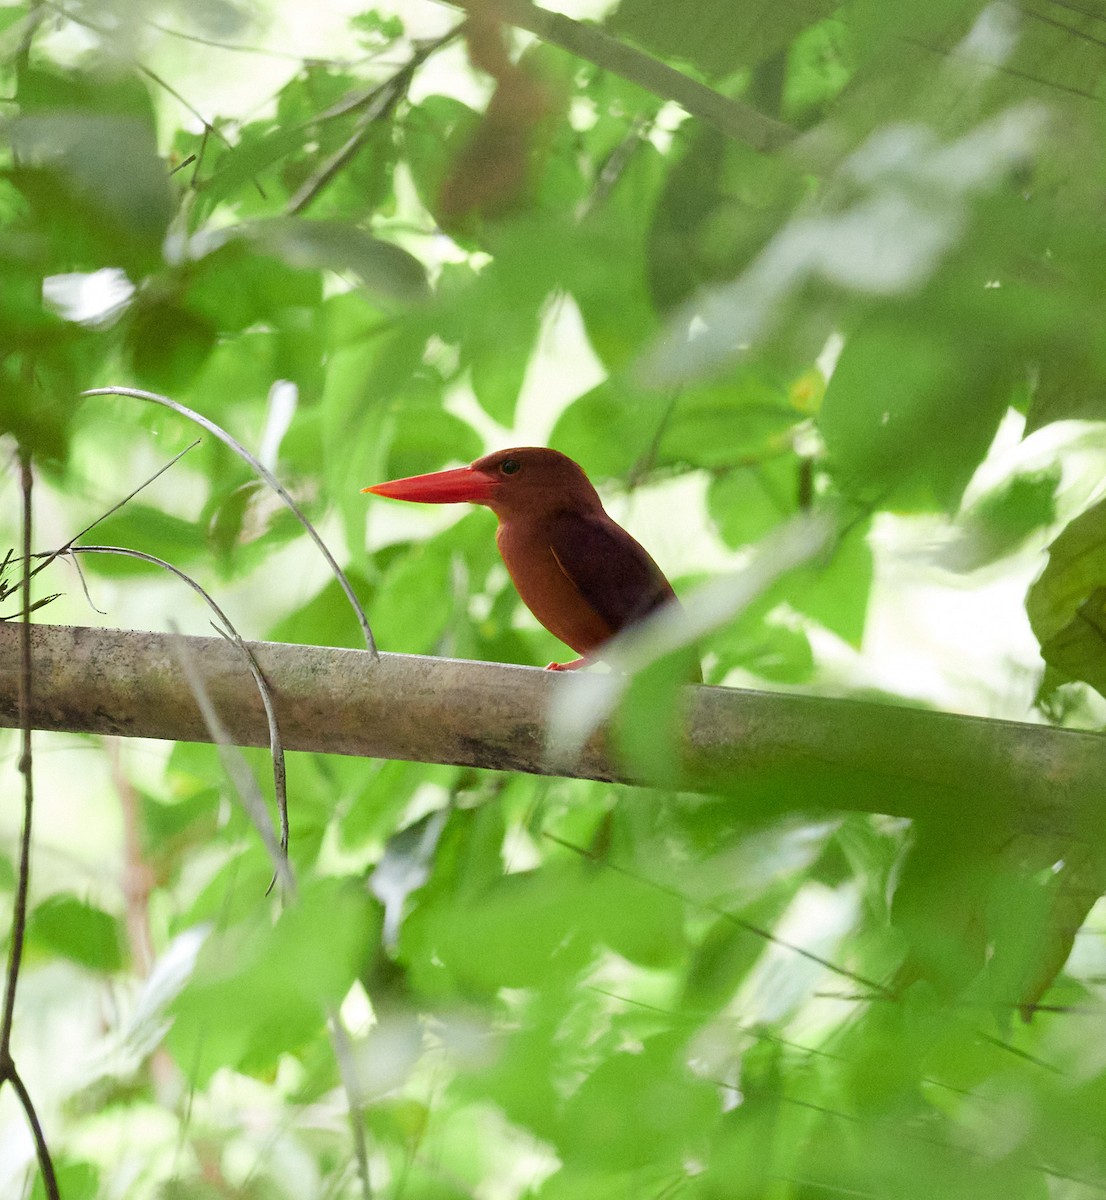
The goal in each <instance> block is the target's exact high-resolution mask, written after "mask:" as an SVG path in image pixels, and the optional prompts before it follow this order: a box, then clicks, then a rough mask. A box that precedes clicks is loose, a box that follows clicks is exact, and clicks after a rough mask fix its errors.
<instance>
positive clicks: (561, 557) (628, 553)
mask: <svg viewBox="0 0 1106 1200" xmlns="http://www.w3.org/2000/svg"><path fill="white" fill-rule="evenodd" d="M548 534H549V546H550V549H551V550H552V551H553V556H554V558H555V559H556V560H557V565H558V566H559V567H560V568H561V570H562V571H563V572H564V574H565V575H566V576H567V577H568V579H569V580H570V581H571V583H572V584H573V585H574V586H575V588H576V590H577V591H578V592H579V593H580V595H581V596H583V598H584V599H585V600H586V601H587V603H588V604H589V605H591V607H592V608H593V609H594V610H595V611H596V612H597V613H598V614H599V616H600V617H601V618H602V619H603V620H604V621H605V622H606V623H607V624H608V625H609V626H610V628H611V631H612V632H613V633H617V632H618V631H619V630H621V629H623V628H625V627H626V626H627V625H629V624H631V623H632V622H634V621H639V620H641V618H642V617H644V616H645V615H646V614H647V613H650V612H652V610H653V609H654V608H656V607H657V606H658V605H661V604H663V603H664V602H665V601H666V600H670V599H671V598H672V595H673V593H672V587H671V585H670V584H669V582H668V580H667V579H665V577H664V574H663V573H662V571H661V569H660V567H658V566H657V564H656V563H655V562H654V561H653V560H652V559H651V558H650V557H649V555H648V553H647V552H646V551H645V549H644V548H643V547H642V546H641V545H639V544H638V542H636V541H635V540H634V539H633V538H632V537H631V536H630V535H629V534H628V533H627V532H626V530H625V529H623V528H622V527H621V526H620V525H616V524H615V523H614V521H612V520H611V519H610V518H609V517H608V516H606V515H605V514H601V513H578V512H571V511H566V512H562V513H558V514H557V515H556V516H555V517H554V518H553V520H552V521H551V522H550V523H549V527H548Z"/></svg>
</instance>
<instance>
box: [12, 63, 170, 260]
mask: <svg viewBox="0 0 1106 1200" xmlns="http://www.w3.org/2000/svg"><path fill="white" fill-rule="evenodd" d="M18 99H19V102H20V105H21V113H20V115H19V116H17V117H16V118H15V120H14V121H13V122H12V123H11V126H10V129H9V133H10V138H11V142H12V148H13V151H14V152H15V155H16V156H17V159H18V163H19V166H18V167H16V168H14V169H13V170H12V171H11V172H10V178H12V180H13V181H14V182H15V184H16V186H17V187H19V189H20V190H21V191H22V192H23V194H24V195H25V196H26V197H27V199H28V201H29V202H30V203H31V205H32V208H33V209H34V211H35V215H36V216H37V218H38V220H39V222H40V226H41V228H42V229H43V230H44V231H45V232H47V233H48V235H49V236H50V237H51V239H52V241H53V244H54V249H55V253H56V254H57V255H58V256H59V258H61V259H62V260H63V261H65V260H68V261H69V262H70V263H73V264H86V265H90V266H101V265H110V266H116V265H120V266H122V267H124V269H126V270H128V271H137V272H142V271H144V270H147V269H149V268H150V267H152V266H153V265H155V264H156V263H157V262H158V261H159V260H160V257H161V243H162V240H163V239H164V237H165V234H166V232H167V230H168V228H169V220H170V218H171V216H172V213H173V209H174V207H175V204H174V200H173V195H172V192H171V189H170V183H169V175H168V171H167V170H166V167H165V164H164V163H163V162H162V161H161V159H160V158H159V156H158V153H157V142H156V136H155V124H154V117H153V112H152V108H151V105H150V99H149V95H148V93H147V92H146V89H145V87H144V86H143V85H142V83H141V82H140V81H139V80H138V78H137V77H136V76H131V75H127V74H115V75H114V76H109V75H107V74H106V73H105V74H103V75H98V74H94V73H91V72H90V73H83V74H82V73H80V72H76V71H74V72H62V71H57V70H53V69H40V68H35V69H32V70H28V71H24V72H22V73H21V75H20V84H19V91H18Z"/></svg>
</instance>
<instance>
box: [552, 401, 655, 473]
mask: <svg viewBox="0 0 1106 1200" xmlns="http://www.w3.org/2000/svg"><path fill="white" fill-rule="evenodd" d="M663 418H664V406H663V401H662V399H661V398H660V397H658V396H657V394H656V393H649V392H640V393H638V392H634V391H632V390H631V389H630V388H628V387H627V386H625V385H623V384H621V383H620V382H617V381H615V380H613V379H607V380H605V381H604V382H603V383H601V384H599V385H598V386H597V387H594V388H592V390H591V391H590V392H585V393H584V395H582V396H581V397H580V398H579V399H578V400H574V401H573V402H572V403H571V404H570V405H568V407H567V408H565V410H564V411H563V412H562V413H561V415H560V417H558V418H557V423H556V424H555V425H554V426H553V432H552V433H551V434H550V435H549V444H550V445H551V446H553V447H555V448H556V449H557V450H560V451H561V452H562V453H564V454H567V455H568V456H569V458H574V459H576V460H577V461H578V462H581V463H586V464H587V471H588V475H589V476H590V477H591V478H593V479H601V478H603V477H604V476H607V477H614V478H618V477H623V476H626V475H628V474H629V472H630V470H631V468H632V467H633V466H634V464H635V463H636V462H637V461H638V460H639V459H640V458H642V457H643V456H644V454H645V452H646V451H647V450H648V449H649V446H650V443H651V439H652V432H653V429H655V428H656V426H657V425H658V424H659V423H660V422H661V421H662V420H663Z"/></svg>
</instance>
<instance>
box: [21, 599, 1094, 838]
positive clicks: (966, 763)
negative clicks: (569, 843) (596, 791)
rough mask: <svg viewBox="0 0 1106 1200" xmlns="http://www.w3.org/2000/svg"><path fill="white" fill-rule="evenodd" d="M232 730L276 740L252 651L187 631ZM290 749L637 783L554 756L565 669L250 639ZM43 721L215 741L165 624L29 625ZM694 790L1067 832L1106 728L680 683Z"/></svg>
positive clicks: (43, 724)
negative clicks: (549, 718) (556, 701)
mask: <svg viewBox="0 0 1106 1200" xmlns="http://www.w3.org/2000/svg"><path fill="white" fill-rule="evenodd" d="M18 635H19V630H18V627H17V626H16V625H14V624H4V623H0V726H9V727H15V726H17V725H18V672H19V654H18V647H17V639H18ZM179 640H180V642H181V643H182V644H183V647H184V650H185V653H186V655H187V656H188V658H189V660H190V662H191V663H192V665H193V666H194V667H195V669H196V670H197V671H199V672H200V673H201V675H202V677H203V678H204V680H205V681H206V685H207V690H208V692H209V694H210V697H211V700H212V702H213V703H214V704H215V705H216V707H217V709H218V711H219V713H220V716H221V717H222V720H223V722H224V724H225V725H226V727H227V729H228V730H229V732H230V736H231V737H232V738H234V740H235V741H236V742H238V743H239V744H241V745H250V746H264V745H268V730H267V726H266V722H265V713H264V709H263V707H262V704H261V700H260V698H259V696H258V693H257V689H256V686H255V684H254V681H253V679H252V678H251V677H250V674H249V672H248V671H247V670H246V668H245V667H244V666H243V661H242V656H241V654H240V653H239V651H238V650H237V649H236V648H235V646H234V645H232V644H231V643H229V642H227V641H224V640H223V639H222V638H211V637H207V638H199V637H189V638H181V639H179ZM248 645H249V646H250V649H251V650H252V651H253V653H254V655H255V656H256V659H257V662H258V664H259V666H260V668H261V670H262V672H263V674H264V676H265V678H266V679H267V681H268V683H269V686H270V688H271V689H272V692H273V699H274V704H275V708H276V713H277V719H278V722H279V725H280V732H281V738H282V740H283V742H284V745H285V747H286V748H287V749H289V750H312V751H320V752H325V753H330V754H351V755H362V756H366V757H372V758H389V759H390V758H397V759H407V760H412V761H418V762H429V763H454V764H458V765H465V766H473V767H487V768H491V769H494V770H499V771H524V772H530V773H535V774H554V773H555V774H561V775H571V776H573V777H577V778H583V779H598V780H610V781H615V782H622V783H629V784H633V783H636V782H639V781H637V780H634V779H633V778H631V777H630V776H629V775H628V774H627V773H626V772H625V771H624V770H623V769H621V768H620V767H619V765H618V764H617V762H616V761H615V759H614V758H613V756H612V755H611V753H610V752H609V750H608V748H607V747H606V744H605V739H604V737H603V736H602V734H600V735H599V736H597V737H595V738H593V739H592V740H591V741H590V742H589V743H588V744H587V745H586V746H585V748H584V750H583V752H582V753H581V755H580V756H579V758H578V760H577V761H576V762H575V763H574V764H572V765H571V766H569V767H567V768H566V767H565V766H564V765H563V764H560V763H558V764H557V769H556V770H554V767H553V765H552V764H551V762H550V760H549V758H548V757H547V754H546V749H545V730H546V713H547V710H548V706H549V700H550V697H551V695H552V693H553V689H554V688H559V687H572V686H574V685H575V684H576V683H582V682H583V681H582V680H575V679H574V677H573V676H565V675H560V674H554V673H552V672H546V671H539V670H536V669H534V668H530V667H516V666H505V665H503V664H499V663H478V662H466V661H462V660H457V659H446V658H424V657H418V656H414V655H407V654H381V655H379V656H378V657H376V658H374V657H373V656H372V655H371V654H369V653H368V652H367V651H362V650H341V649H333V648H329V647H320V646H293V645H284V644H280V643H274V642H251V643H248ZM33 665H34V676H35V686H34V701H33V712H32V714H31V716H32V723H33V724H34V726H35V727H36V728H39V729H51V730H65V731H70V732H81V733H106V734H115V735H118V736H123V737H150V738H168V739H173V740H181V741H199V742H205V741H209V740H210V735H209V733H208V730H207V727H206V725H205V723H204V720H203V718H202V716H201V715H200V712H199V710H198V708H197V706H196V702H195V700H194V698H193V696H192V693H191V691H190V689H189V686H188V682H187V680H186V679H185V675H184V672H183V671H182V669H181V667H180V665H179V662H178V657H177V655H175V654H174V637H173V635H170V634H159V633H138V632H128V631H122V630H114V629H84V628H69V627H64V626H49V625H39V626H35V628H34V646H33ZM688 699H689V705H688V709H687V728H686V738H685V740H686V761H685V763H684V774H683V778H682V782H683V784H684V785H685V786H686V787H687V788H688V789H689V790H698V791H721V792H729V793H733V794H736V795H739V796H740V797H741V798H742V799H743V800H744V801H746V802H748V803H751V804H755V803H763V804H768V805H769V806H770V807H771V808H772V809H773V810H791V811H810V810H815V809H826V808H834V809H854V810H860V811H867V812H884V813H890V814H893V815H898V816H907V817H915V818H919V817H921V818H924V817H938V818H941V819H951V820H954V821H956V822H957V823H958V824H961V825H963V824H965V823H969V822H973V823H979V824H981V825H985V826H987V827H993V826H995V824H996V822H997V823H999V824H1000V825H1001V826H1002V827H1003V828H1014V829H1019V830H1022V831H1027V832H1032V833H1038V834H1047V835H1050V836H1051V835H1063V836H1071V835H1078V834H1082V833H1086V834H1088V835H1089V836H1093V835H1094V831H1095V830H1097V829H1098V828H1099V827H1100V825H1101V820H1100V818H1099V817H1098V816H1097V815H1096V814H1098V813H1099V812H1100V811H1101V792H1102V781H1103V780H1104V779H1106V738H1102V737H1100V736H1098V735H1095V734H1088V733H1078V732H1073V731H1068V730H1057V729H1051V728H1049V727H1047V726H1041V725H1025V724H1018V723H1015V722H1011V721H992V720H985V719H983V718H979V717H966V716H959V715H955V714H952V713H937V712H930V711H927V710H922V709H913V708H902V707H896V706H891V705H883V704H872V703H867V702H860V701H853V700H837V699H827V698H824V697H816V696H795V695H782V694H776V693H768V692H753V691H744V690H740V689H734V688H714V687H698V688H689V689H688Z"/></svg>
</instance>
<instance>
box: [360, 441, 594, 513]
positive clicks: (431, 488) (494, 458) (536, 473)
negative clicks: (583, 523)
mask: <svg viewBox="0 0 1106 1200" xmlns="http://www.w3.org/2000/svg"><path fill="white" fill-rule="evenodd" d="M361 490H362V491H363V492H372V493H373V494H374V495H376V496H387V497H388V498H389V499H392V500H415V501H419V502H421V503H423V504H456V503H462V502H466V501H467V502H468V503H469V504H485V505H487V507H488V508H490V509H492V511H493V512H495V514H496V515H497V516H499V517H509V516H511V515H513V514H515V513H522V512H526V513H538V512H543V511H550V510H553V509H558V508H566V507H568V508H580V509H594V508H600V509H601V508H602V505H601V502H600V500H599V496H598V494H597V493H596V491H595V488H593V487H592V485H591V483H590V481H589V480H588V477H587V476H586V475H585V474H584V472H583V471H582V470H581V469H580V467H579V466H578V465H577V464H576V463H574V462H573V461H572V459H571V458H569V457H568V456H567V455H565V454H561V453H560V452H559V451H557V450H547V449H545V448H544V447H542V446H518V447H515V448H514V449H512V450H496V451H495V452H494V453H492V454H485V455H484V457H483V458H478V459H477V460H476V462H474V463H472V464H470V465H469V466H467V467H457V468H456V469H454V470H451V471H434V472H433V473H432V474H430V475H412V476H410V477H409V478H407V479H392V480H390V481H389V482H387V483H377V484H374V485H373V486H372V487H367V488H362V489H361Z"/></svg>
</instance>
